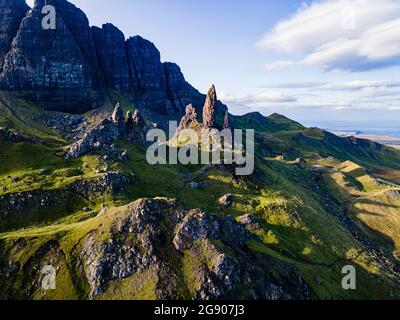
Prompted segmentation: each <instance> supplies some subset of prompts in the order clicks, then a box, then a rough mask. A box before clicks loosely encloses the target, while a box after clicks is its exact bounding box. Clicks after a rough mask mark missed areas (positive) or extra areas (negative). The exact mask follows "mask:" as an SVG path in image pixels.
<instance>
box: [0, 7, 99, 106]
mask: <svg viewBox="0 0 400 320" xmlns="http://www.w3.org/2000/svg"><path fill="white" fill-rule="evenodd" d="M47 4H50V5H54V6H55V7H56V11H57V19H56V29H54V30H52V29H48V30H45V29H43V27H42V19H43V14H42V12H41V11H42V8H43V6H44V1H36V3H35V6H34V7H33V9H32V10H30V11H29V12H28V13H27V15H26V16H25V18H24V19H23V21H22V23H21V25H20V27H19V30H18V32H17V34H16V36H15V38H14V40H13V43H12V47H11V49H10V51H9V52H8V53H7V55H6V56H5V60H4V66H3V71H2V74H1V76H0V82H1V87H2V88H3V89H7V90H12V91H22V92H23V93H24V96H26V97H28V98H31V99H33V100H35V101H36V102H37V103H38V104H39V105H41V106H44V107H46V108H47V109H53V110H61V111H70V112H76V113H78V112H83V111H85V110H87V109H90V108H93V107H96V106H98V101H99V99H100V95H99V93H98V92H96V91H95V90H94V89H96V88H98V87H99V86H100V84H101V76H100V73H99V72H98V69H97V58H96V53H95V47H94V41H93V38H92V34H91V30H90V27H89V23H88V20H87V18H86V16H85V15H84V13H83V12H82V11H80V10H79V9H78V8H76V7H75V6H73V5H72V4H70V3H69V2H67V1H63V0H51V1H47Z"/></svg>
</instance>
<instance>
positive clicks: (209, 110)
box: [203, 85, 217, 128]
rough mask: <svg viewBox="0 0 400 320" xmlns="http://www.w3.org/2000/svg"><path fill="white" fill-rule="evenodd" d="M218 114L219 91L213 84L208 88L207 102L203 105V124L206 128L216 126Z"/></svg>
mask: <svg viewBox="0 0 400 320" xmlns="http://www.w3.org/2000/svg"><path fill="white" fill-rule="evenodd" d="M216 114H217V92H216V90H215V86H214V85H212V86H211V88H210V90H208V93H207V97H206V102H205V104H204V107H203V126H204V127H205V128H213V127H214V126H215V120H216Z"/></svg>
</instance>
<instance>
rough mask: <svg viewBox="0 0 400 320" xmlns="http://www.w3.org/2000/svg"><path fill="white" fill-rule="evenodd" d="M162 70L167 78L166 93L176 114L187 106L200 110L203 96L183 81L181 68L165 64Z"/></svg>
mask: <svg viewBox="0 0 400 320" xmlns="http://www.w3.org/2000/svg"><path fill="white" fill-rule="evenodd" d="M164 68H165V75H166V77H167V93H168V96H169V98H170V99H171V101H172V103H173V105H174V106H175V109H176V110H177V112H179V113H182V111H184V110H185V106H187V105H188V104H193V105H194V106H196V107H198V108H200V107H201V106H202V105H203V103H204V95H203V94H201V93H200V92H199V91H198V90H196V89H195V88H193V87H192V86H191V85H190V84H189V83H188V82H187V81H186V80H185V77H184V75H183V73H182V71H181V68H180V67H179V66H178V65H177V64H175V63H171V62H165V63H164Z"/></svg>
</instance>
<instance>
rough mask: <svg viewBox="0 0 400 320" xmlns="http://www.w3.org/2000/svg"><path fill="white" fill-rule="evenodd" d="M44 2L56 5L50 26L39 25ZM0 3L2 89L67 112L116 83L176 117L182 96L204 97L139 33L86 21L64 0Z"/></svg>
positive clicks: (98, 98) (85, 106)
mask: <svg viewBox="0 0 400 320" xmlns="http://www.w3.org/2000/svg"><path fill="white" fill-rule="evenodd" d="M45 4H47V5H53V6H54V7H55V8H56V29H55V30H44V29H43V28H42V19H43V17H44V15H43V14H42V13H41V10H42V7H43V6H44V5H45ZM0 8H1V9H2V10H1V12H0V28H1V30H2V34H1V36H0V70H1V73H0V88H1V89H3V90H9V91H13V92H15V93H16V94H18V95H19V96H22V97H23V98H27V99H29V100H33V101H34V102H36V103H37V104H38V105H39V106H41V107H43V108H46V109H48V110H57V111H63V112H69V113H82V112H85V111H87V110H89V109H93V108H97V107H99V106H100V105H101V103H102V102H103V99H104V94H103V93H104V90H105V89H114V90H117V91H119V92H120V93H121V94H123V95H125V96H126V97H128V98H130V99H131V100H132V101H133V102H134V103H135V104H136V105H137V107H138V108H139V109H141V110H144V111H145V110H147V111H149V112H151V113H156V114H161V115H166V116H169V117H170V118H175V119H177V118H178V117H180V116H182V115H183V114H184V113H185V106H186V105H188V104H189V103H193V104H194V106H195V107H197V108H200V107H201V106H202V104H203V103H204V98H205V96H204V95H203V94H201V93H200V92H198V91H197V90H196V89H194V88H193V87H192V86H191V85H190V84H189V83H188V82H187V81H186V80H185V78H184V76H183V74H182V72H181V70H180V68H179V66H178V65H176V64H174V63H169V62H166V63H162V62H161V55H160V52H159V51H158V49H157V48H156V46H155V45H154V44H153V43H152V42H150V41H148V40H146V39H143V38H142V37H140V36H134V37H130V38H129V39H127V40H125V36H124V34H123V33H122V32H121V31H120V30H119V29H118V28H117V27H115V26H114V25H112V24H109V23H107V24H104V25H103V26H102V27H101V28H98V27H90V26H89V21H88V19H87V17H86V15H85V14H84V12H83V11H81V10H80V9H79V8H77V7H76V6H75V5H73V4H71V3H69V2H68V1H66V0H47V1H44V0H37V1H36V3H35V6H34V7H33V8H32V10H29V11H28V7H27V5H26V3H25V1H23V0H0ZM221 105H222V104H221ZM224 107H225V106H224ZM225 108H226V107H225Z"/></svg>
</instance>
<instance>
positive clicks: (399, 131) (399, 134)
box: [327, 127, 400, 138]
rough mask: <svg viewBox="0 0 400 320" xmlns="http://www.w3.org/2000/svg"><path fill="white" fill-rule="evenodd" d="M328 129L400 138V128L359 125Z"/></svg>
mask: <svg viewBox="0 0 400 320" xmlns="http://www.w3.org/2000/svg"><path fill="white" fill-rule="evenodd" d="M327 130H328V131H339V132H356V133H357V134H358V135H360V134H361V135H377V136H389V137H396V138H400V128H357V127H335V128H329V129H327Z"/></svg>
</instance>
